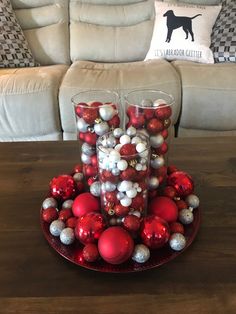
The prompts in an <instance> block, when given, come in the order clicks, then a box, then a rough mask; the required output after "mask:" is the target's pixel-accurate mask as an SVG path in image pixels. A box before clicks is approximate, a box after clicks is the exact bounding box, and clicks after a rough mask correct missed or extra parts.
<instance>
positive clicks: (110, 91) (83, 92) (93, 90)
mask: <svg viewBox="0 0 236 314" xmlns="http://www.w3.org/2000/svg"><path fill="white" fill-rule="evenodd" d="M94 92H95V93H107V94H110V95H114V96H115V98H116V102H115V104H118V103H119V99H120V96H119V94H118V92H115V91H113V90H110V89H86V90H82V91H80V92H78V93H76V94H75V95H73V96H72V97H71V102H72V104H73V105H74V106H77V105H79V103H78V102H76V101H75V98H76V97H78V96H79V95H82V94H89V93H94ZM93 101H94V102H95V101H98V100H93ZM98 102H99V101H98ZM82 103H83V102H81V107H84V108H86V107H90V106H85V105H82ZM110 104H111V102H108V103H104V104H103V106H107V105H110ZM101 107H102V106H101ZM91 108H93V107H91ZM94 108H97V107H94Z"/></svg>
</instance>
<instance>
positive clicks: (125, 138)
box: [120, 134, 131, 145]
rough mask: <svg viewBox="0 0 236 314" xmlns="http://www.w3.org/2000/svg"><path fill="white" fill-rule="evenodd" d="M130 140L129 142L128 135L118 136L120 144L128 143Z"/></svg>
mask: <svg viewBox="0 0 236 314" xmlns="http://www.w3.org/2000/svg"><path fill="white" fill-rule="evenodd" d="M130 142H131V139H130V137H129V135H126V134H124V135H122V136H121V137H120V143H121V144H122V145H125V144H129V143H130Z"/></svg>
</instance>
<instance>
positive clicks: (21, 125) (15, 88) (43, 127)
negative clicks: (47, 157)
mask: <svg viewBox="0 0 236 314" xmlns="http://www.w3.org/2000/svg"><path fill="white" fill-rule="evenodd" d="M67 68H68V66H65V65H56V66H48V67H37V68H22V69H1V70H0V141H17V140H18V141H21V140H24V141H25V140H39V139H40V140H57V139H60V138H61V127H60V122H59V110H58V90H59V85H60V82H61V80H62V77H63V75H64V74H65V72H66V70H67Z"/></svg>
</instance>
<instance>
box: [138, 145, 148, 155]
mask: <svg viewBox="0 0 236 314" xmlns="http://www.w3.org/2000/svg"><path fill="white" fill-rule="evenodd" d="M146 149H147V146H146V144H145V143H138V144H137V145H136V151H137V152H138V153H142V152H144V151H145V150H146Z"/></svg>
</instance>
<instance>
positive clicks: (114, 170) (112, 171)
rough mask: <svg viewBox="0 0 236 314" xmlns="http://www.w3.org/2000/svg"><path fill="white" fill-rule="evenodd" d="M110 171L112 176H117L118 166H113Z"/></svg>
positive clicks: (118, 172) (118, 173)
mask: <svg viewBox="0 0 236 314" xmlns="http://www.w3.org/2000/svg"><path fill="white" fill-rule="evenodd" d="M111 173H112V174H113V176H119V175H120V170H119V169H118V168H113V169H112V170H111Z"/></svg>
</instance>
